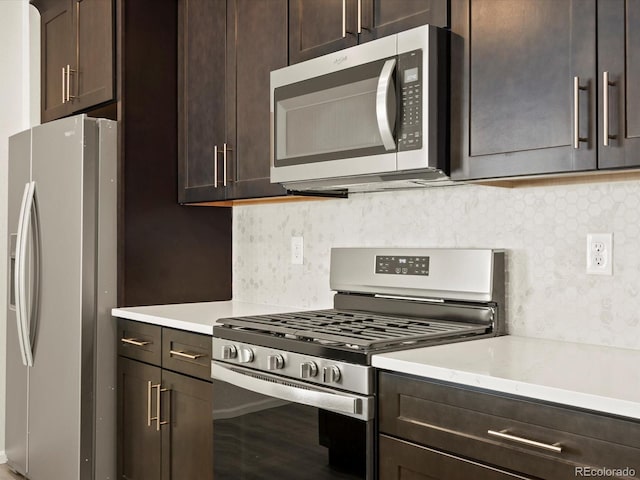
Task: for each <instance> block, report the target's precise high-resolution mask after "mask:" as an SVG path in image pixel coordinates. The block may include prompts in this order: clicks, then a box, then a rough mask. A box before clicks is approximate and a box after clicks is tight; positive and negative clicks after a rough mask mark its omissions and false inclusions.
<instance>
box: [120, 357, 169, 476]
mask: <svg viewBox="0 0 640 480" xmlns="http://www.w3.org/2000/svg"><path fill="white" fill-rule="evenodd" d="M161 379H162V369H161V368H160V367H154V366H152V365H147V364H146V363H142V362H137V361H135V360H130V359H128V358H123V357H119V358H118V426H119V427H120V432H119V433H120V434H119V442H118V449H119V451H120V452H119V453H120V454H119V455H118V458H119V459H120V465H118V467H119V468H118V471H119V472H118V478H121V479H130V480H151V479H159V478H160V472H161V470H160V468H161V465H160V455H161V452H162V448H161V447H162V438H161V435H160V434H159V432H157V431H156V426H155V422H151V421H150V419H149V413H150V412H149V411H148V400H149V395H148V382H152V384H153V385H157V384H159V383H160V382H161ZM150 423H151V425H150Z"/></svg>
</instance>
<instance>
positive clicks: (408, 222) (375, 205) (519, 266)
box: [233, 182, 640, 349]
mask: <svg viewBox="0 0 640 480" xmlns="http://www.w3.org/2000/svg"><path fill="white" fill-rule="evenodd" d="M639 211H640V183H638V182H619V183H599V184H587V185H568V186H567V185H564V186H547V187H535V188H519V189H507V188H497V187H485V186H477V185H463V186H452V187H436V188H427V189H420V190H411V191H390V192H380V193H369V194H355V195H352V196H351V197H350V198H349V199H346V200H325V201H311V202H294V203H290V204H286V203H285V204H266V205H253V206H243V207H242V206H241V207H234V216H233V256H234V258H233V291H234V299H236V300H243V301H250V302H257V303H270V304H281V305H289V306H291V307H293V308H303V307H304V308H324V307H328V306H330V305H331V302H332V293H331V291H330V290H329V252H330V249H331V247H340V246H399V247H414V246H416V247H491V248H504V249H506V250H507V251H508V276H507V278H508V288H507V291H508V329H509V332H510V333H512V334H517V335H526V336H534V337H543V338H554V339H564V340H571V341H577V342H584V343H595V344H603V345H615V346H620V347H629V348H635V349H640V313H639V312H640V295H639V294H640V213H639ZM599 232H613V243H614V246H613V251H614V265H613V270H614V275H613V276H611V277H607V276H594V275H587V274H586V273H585V268H586V265H585V262H586V258H585V257H586V253H585V249H586V235H587V233H599ZM294 235H295V236H303V237H304V264H303V265H291V264H290V248H291V247H290V245H291V240H290V239H291V236H294Z"/></svg>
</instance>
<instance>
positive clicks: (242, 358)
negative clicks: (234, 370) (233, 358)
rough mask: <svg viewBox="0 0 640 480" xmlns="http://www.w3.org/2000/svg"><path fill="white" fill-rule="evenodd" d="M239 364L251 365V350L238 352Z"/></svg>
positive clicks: (242, 349)
mask: <svg viewBox="0 0 640 480" xmlns="http://www.w3.org/2000/svg"><path fill="white" fill-rule="evenodd" d="M238 362H239V363H251V362H253V350H251V349H250V348H241V349H240V351H239V352H238Z"/></svg>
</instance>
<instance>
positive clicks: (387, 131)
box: [376, 58, 396, 150]
mask: <svg viewBox="0 0 640 480" xmlns="http://www.w3.org/2000/svg"><path fill="white" fill-rule="evenodd" d="M395 68H396V59H395V58H392V59H390V60H387V61H386V62H384V65H383V66H382V71H381V72H380V76H379V77H378V87H377V89H376V119H377V120H378V130H380V137H381V138H382V144H383V145H384V148H385V149H386V150H395V148H396V141H395V140H394V138H393V127H395V121H394V120H395V118H396V111H395V110H396V105H395V103H396V102H395V101H394V100H395V88H392V87H393V70H394V69H395ZM389 90H392V93H393V95H394V96H393V97H391V96H390V95H389ZM391 115H393V116H391Z"/></svg>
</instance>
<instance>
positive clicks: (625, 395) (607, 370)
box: [373, 335, 640, 419]
mask: <svg viewBox="0 0 640 480" xmlns="http://www.w3.org/2000/svg"><path fill="white" fill-rule="evenodd" d="M373 366H375V367H378V368H382V369H385V370H392V371H396V372H401V373H408V374H412V375H419V376H421V377H425V378H432V379H437V380H444V381H447V382H453V383H458V384H462V385H468V386H472V387H478V388H484V389H488V390H493V391H498V392H503V393H508V394H514V395H520V396H524V397H529V398H535V399H539V400H545V401H549V402H556V403H561V404H565V405H571V406H575V407H580V408H586V409H589V410H596V411H600V412H605V413H610V414H614V415H622V416H625V417H630V418H635V419H640V350H627V349H622V348H614V347H603V346H596V345H586V344H579V343H571V342H563V341H555V340H544V339H537V338H527V337H517V336H510V335H509V336H504V337H496V338H489V339H483V340H473V341H469V342H461V343H454V344H449V345H439V346H433V347H425V348H417V349H414V350H405V351H400V352H393V353H385V354H380V355H374V356H373Z"/></svg>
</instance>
